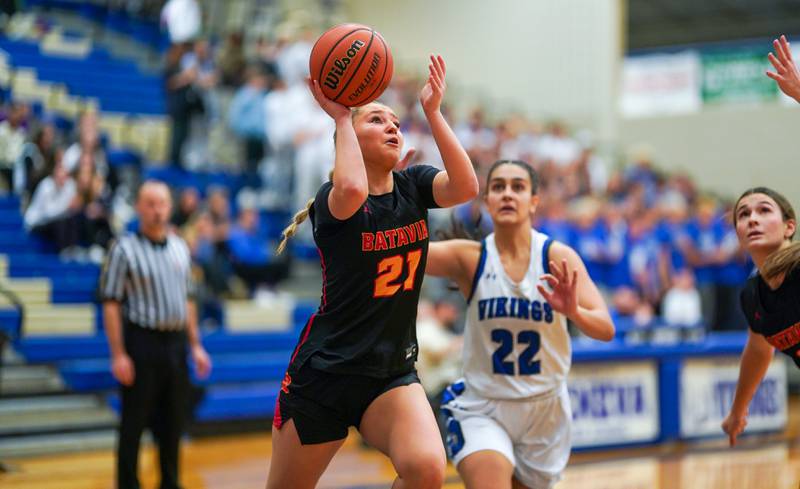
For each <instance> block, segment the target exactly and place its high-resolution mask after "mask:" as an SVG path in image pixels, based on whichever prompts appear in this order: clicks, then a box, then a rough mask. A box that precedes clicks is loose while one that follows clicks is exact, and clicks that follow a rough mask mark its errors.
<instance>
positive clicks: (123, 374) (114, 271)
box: [100, 243, 136, 386]
mask: <svg viewBox="0 0 800 489" xmlns="http://www.w3.org/2000/svg"><path fill="white" fill-rule="evenodd" d="M127 271H128V263H127V261H126V259H125V254H124V253H123V252H122V248H121V247H120V246H119V243H115V244H114V246H113V247H112V248H111V251H109V253H108V258H107V259H106V263H105V266H104V267H103V273H102V275H101V277H100V298H101V300H102V301H103V327H104V329H105V331H106V338H107V339H108V349H109V350H110V352H111V373H112V374H113V375H114V378H115V379H117V381H118V382H119V383H120V384H122V385H126V386H129V385H132V384H133V380H134V377H135V375H136V372H135V371H134V368H133V362H132V361H131V358H130V357H129V356H128V353H127V352H126V351H125V343H124V342H123V341H122V307H121V305H120V303H121V302H122V300H123V298H124V293H125V275H126V273H127Z"/></svg>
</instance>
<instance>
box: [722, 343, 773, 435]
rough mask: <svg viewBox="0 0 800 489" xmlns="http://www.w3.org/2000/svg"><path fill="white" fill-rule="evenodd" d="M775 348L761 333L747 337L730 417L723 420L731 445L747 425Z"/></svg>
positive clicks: (723, 427)
mask: <svg viewBox="0 0 800 489" xmlns="http://www.w3.org/2000/svg"><path fill="white" fill-rule="evenodd" d="M774 352H775V350H774V348H772V345H770V344H769V343H767V340H766V339H765V338H764V337H763V336H761V335H760V334H757V333H753V332H752V331H750V334H749V335H748V337H747V344H746V345H745V347H744V351H743V352H742V363H741V365H740V366H739V382H738V383H737V384H736V395H735V396H734V398H733V405H732V406H731V412H730V413H728V417H727V418H725V421H723V422H722V430H723V431H724V432H725V433H727V434H728V441H729V442H730V444H731V446H734V445H736V437H737V436H739V434H740V433H741V432H742V431H744V428H745V426H747V407H748V406H749V405H750V401H751V400H752V399H753V396H754V395H755V394H756V390H757V389H758V384H760V383H761V379H763V378H764V375H765V374H766V373H767V369H768V368H769V364H770V362H771V361H772V355H773V354H774Z"/></svg>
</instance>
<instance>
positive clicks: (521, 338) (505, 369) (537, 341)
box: [492, 328, 542, 375]
mask: <svg viewBox="0 0 800 489" xmlns="http://www.w3.org/2000/svg"><path fill="white" fill-rule="evenodd" d="M492 341H493V342H495V343H500V346H499V347H497V350H495V352H494V353H493V354H492V370H493V371H494V373H496V374H500V375H515V370H516V374H518V375H536V374H538V373H540V372H541V370H542V362H541V361H539V360H534V358H535V357H536V354H537V353H539V348H541V337H540V336H539V333H537V332H536V331H520V332H519V334H517V343H520V344H524V345H528V346H527V348H525V349H524V350H523V351H522V353H520V355H519V358H518V359H517V361H518V363H519V369H518V370H517V369H516V368H515V367H516V366H515V365H514V362H508V361H506V357H507V356H508V355H509V353H511V352H512V350H513V349H514V333H512V332H511V331H509V330H507V329H499V328H498V329H493V330H492Z"/></svg>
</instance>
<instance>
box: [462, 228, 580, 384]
mask: <svg viewBox="0 0 800 489" xmlns="http://www.w3.org/2000/svg"><path fill="white" fill-rule="evenodd" d="M550 243H552V240H551V239H550V238H549V237H548V236H547V235H545V234H542V233H539V232H537V231H536V230H533V229H532V230H531V258H530V263H529V265H528V271H527V273H526V274H525V277H524V278H523V279H522V281H521V282H519V283H515V282H513V281H512V280H511V278H509V277H508V275H507V274H506V272H505V269H504V268H503V264H502V263H501V261H500V254H499V253H498V252H497V246H496V245H495V241H494V234H490V235H489V236H487V237H486V239H485V240H484V243H483V246H482V249H481V258H480V261H479V263H478V268H477V270H476V271H475V277H474V279H473V282H472V284H473V285H472V295H471V296H470V297H469V298H468V301H467V302H468V307H467V322H466V328H465V331H464V380H465V381H466V384H467V386H468V388H471V389H474V390H475V391H476V392H477V393H479V394H480V395H481V396H483V397H486V398H490V399H521V398H527V397H533V396H537V395H540V394H544V393H547V392H551V391H553V390H554V389H555V388H557V387H560V386H561V385H562V384H563V383H564V382H565V381H566V377H567V373H568V372H569V368H570V364H571V362H572V346H571V343H570V338H569V333H568V332H567V324H566V318H565V317H564V316H562V315H561V314H559V313H557V312H555V311H554V310H553V309H552V307H550V304H548V303H547V302H546V301H545V299H544V297H542V295H541V294H540V293H539V291H538V289H537V288H536V286H537V285H538V284H539V283H542V282H541V281H540V277H541V276H542V275H543V274H545V273H547V272H548V268H549V266H548V258H547V251H548V249H549V247H550Z"/></svg>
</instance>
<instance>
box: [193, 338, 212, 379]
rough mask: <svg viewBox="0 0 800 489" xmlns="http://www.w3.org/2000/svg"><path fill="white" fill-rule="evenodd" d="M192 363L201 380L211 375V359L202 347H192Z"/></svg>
mask: <svg viewBox="0 0 800 489" xmlns="http://www.w3.org/2000/svg"><path fill="white" fill-rule="evenodd" d="M192 362H193V363H194V371H195V373H197V377H198V378H199V379H205V378H206V377H208V375H209V374H210V373H211V358H210V357H209V356H208V353H206V349H205V348H203V347H202V345H197V346H193V347H192Z"/></svg>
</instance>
